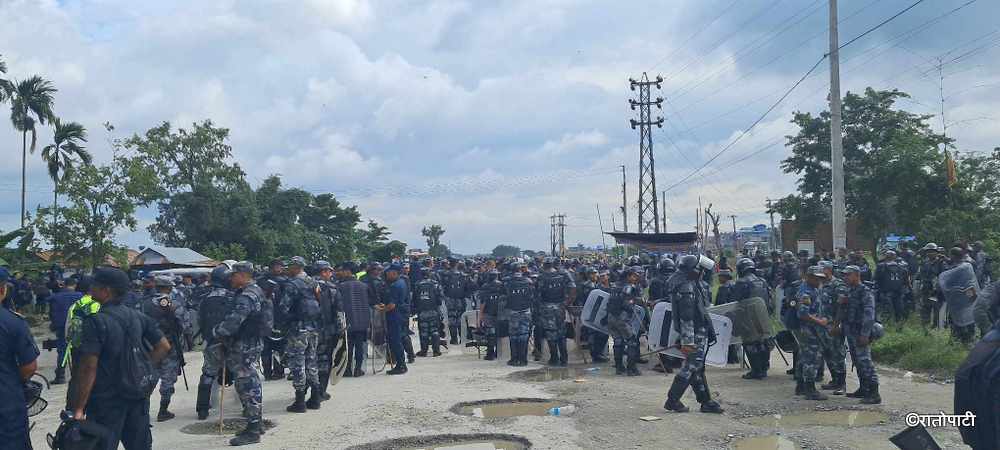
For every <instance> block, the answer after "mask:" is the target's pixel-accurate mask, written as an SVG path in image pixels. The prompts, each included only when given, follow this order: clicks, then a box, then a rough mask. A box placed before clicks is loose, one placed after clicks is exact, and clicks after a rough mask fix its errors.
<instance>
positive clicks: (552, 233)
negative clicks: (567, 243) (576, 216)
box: [549, 214, 556, 256]
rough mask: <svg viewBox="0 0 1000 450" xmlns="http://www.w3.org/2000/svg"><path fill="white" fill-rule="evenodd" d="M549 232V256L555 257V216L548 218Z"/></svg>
mask: <svg viewBox="0 0 1000 450" xmlns="http://www.w3.org/2000/svg"><path fill="white" fill-rule="evenodd" d="M549 221H550V223H551V225H550V227H551V228H550V231H549V247H550V249H549V256H556V215H555V214H553V215H551V216H549Z"/></svg>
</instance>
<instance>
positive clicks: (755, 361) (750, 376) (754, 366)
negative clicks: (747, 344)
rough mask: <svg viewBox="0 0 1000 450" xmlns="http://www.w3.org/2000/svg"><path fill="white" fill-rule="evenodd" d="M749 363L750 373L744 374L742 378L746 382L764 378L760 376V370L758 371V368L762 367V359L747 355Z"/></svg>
mask: <svg viewBox="0 0 1000 450" xmlns="http://www.w3.org/2000/svg"><path fill="white" fill-rule="evenodd" d="M747 361H748V362H749V363H750V371H749V372H747V373H745V374H743V376H742V377H741V378H743V379H744V380H759V379H761V378H763V377H761V376H760V375H759V374H760V369H758V367H759V366H760V357H759V356H758V354H757V353H747Z"/></svg>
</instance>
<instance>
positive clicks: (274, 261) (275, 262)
mask: <svg viewBox="0 0 1000 450" xmlns="http://www.w3.org/2000/svg"><path fill="white" fill-rule="evenodd" d="M274 266H279V267H285V261H283V260H282V259H281V258H274V259H272V260H271V261H270V262H268V263H267V267H274Z"/></svg>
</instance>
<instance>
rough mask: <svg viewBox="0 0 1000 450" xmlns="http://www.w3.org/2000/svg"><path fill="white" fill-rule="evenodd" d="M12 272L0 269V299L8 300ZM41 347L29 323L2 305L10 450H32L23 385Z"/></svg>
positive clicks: (2, 381) (1, 353)
mask: <svg viewBox="0 0 1000 450" xmlns="http://www.w3.org/2000/svg"><path fill="white" fill-rule="evenodd" d="M9 280H10V273H8V272H7V269H4V268H0V301H4V302H8V301H13V299H8V298H7V294H8V293H10V290H11V285H10V283H9ZM37 359H38V347H37V346H35V340H34V338H32V337H31V330H30V329H29V328H28V323H27V322H26V321H25V320H24V318H23V317H21V316H19V315H18V314H17V313H15V312H13V311H11V310H9V309H7V308H6V307H4V308H0V417H3V418H4V420H3V421H0V442H3V448H9V449H11V450H24V449H28V450H30V449H31V437H30V436H28V410H27V407H26V406H25V398H24V389H23V385H24V382H25V381H28V378H31V375H33V374H34V373H35V370H37V369H38V361H37Z"/></svg>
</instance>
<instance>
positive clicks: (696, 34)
mask: <svg viewBox="0 0 1000 450" xmlns="http://www.w3.org/2000/svg"><path fill="white" fill-rule="evenodd" d="M739 1H740V0H733V2H732V3H730V4H729V6H727V7H726V8H725V9H723V10H722V12H721V13H719V15H717V16H715V18H714V19H712V20H710V21H709V22H708V23H707V24H705V25H702V26H700V27H698V29H697V30H696V31H695V32H694V33H693V34H692V35H691V36H688V38H687V39H685V40H684V42H682V43H681V44H680V45H679V46H677V48H675V49H674V51H672V52H670V54H669V55H667V56H664V57H663V59H660V60H659V61H657V62H656V63H655V64H653V66H652V67H650V68H649V69H646V72H652V71H653V69H655V68H656V67H657V66H659V65H660V64H663V63H664V62H666V61H667V60H668V59H671V58H673V57H674V56H676V55H677V52H679V51H680V50H681V49H682V48H685V47H687V44H688V42H691V41H692V40H693V39H694V38H696V37H698V35H700V34H701V33H702V32H703V31H705V30H707V29H709V28H710V27H711V26H712V25H713V24H715V22H716V21H718V20H719V19H720V18H722V16H724V15H726V13H728V12H729V11H730V10H732V9H733V7H734V6H736V4H737V3H739Z"/></svg>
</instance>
